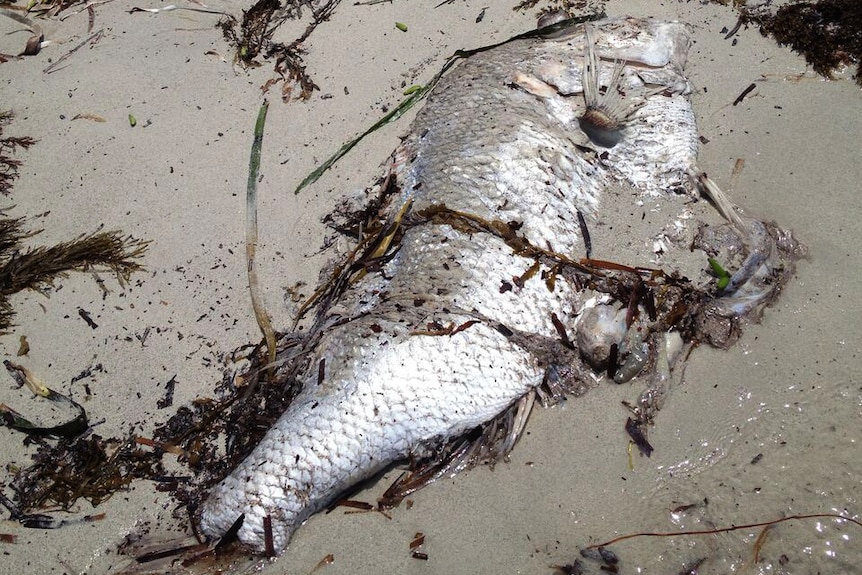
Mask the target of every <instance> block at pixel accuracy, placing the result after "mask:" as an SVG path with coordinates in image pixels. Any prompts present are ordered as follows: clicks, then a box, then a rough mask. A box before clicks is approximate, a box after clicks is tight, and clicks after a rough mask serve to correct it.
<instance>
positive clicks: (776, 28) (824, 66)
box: [734, 0, 862, 86]
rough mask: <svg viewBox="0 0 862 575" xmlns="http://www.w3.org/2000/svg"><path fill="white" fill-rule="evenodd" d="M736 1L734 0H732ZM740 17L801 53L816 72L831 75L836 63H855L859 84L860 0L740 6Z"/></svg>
mask: <svg viewBox="0 0 862 575" xmlns="http://www.w3.org/2000/svg"><path fill="white" fill-rule="evenodd" d="M734 4H736V3H734ZM740 11H741V12H740V20H741V21H742V22H743V23H752V24H755V25H757V26H759V27H760V32H761V34H763V35H764V36H767V35H768V36H772V37H773V38H774V39H775V40H776V41H777V42H778V43H779V44H781V45H787V46H790V47H791V48H792V49H793V50H794V51H796V52H798V53H800V54H802V55H803V56H804V57H805V60H806V61H807V62H808V63H809V64H810V65H811V66H812V67H813V68H814V71H815V72H817V73H818V74H820V75H822V76H824V77H826V78H831V77H832V73H833V72H834V71H835V70H836V69H837V68H838V67H840V66H844V65H849V64H854V63H855V64H856V73H855V74H854V79H855V80H856V83H857V84H859V85H860V86H862V2H859V0H818V1H817V2H797V3H794V4H788V5H785V6H782V7H781V8H779V9H778V10H777V11H776V12H775V13H774V14H773V13H771V12H769V11H765V10H759V9H747V8H745V7H744V6H742V7H741V8H740Z"/></svg>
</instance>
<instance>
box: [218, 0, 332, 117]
mask: <svg viewBox="0 0 862 575" xmlns="http://www.w3.org/2000/svg"><path fill="white" fill-rule="evenodd" d="M340 3H341V0H287V2H286V3H285V4H284V6H282V5H281V3H280V2H279V1H278V0H258V2H257V3H256V4H255V5H254V6H252V7H251V8H250V9H249V10H243V18H242V22H241V23H240V25H239V31H237V22H236V20H234V19H223V20H222V21H221V22H219V24H218V25H219V27H220V28H221V29H222V32H223V33H224V37H225V39H226V40H227V41H228V42H230V43H231V44H233V45H234V46H235V47H236V56H235V60H236V61H237V62H239V63H240V64H241V65H243V66H245V67H256V66H260V65H261V64H260V62H259V61H258V60H257V58H258V56H260V55H263V57H264V58H266V59H269V58H273V57H274V58H275V72H276V73H277V74H278V77H276V78H273V79H271V80H269V81H268V82H266V84H264V86H263V89H264V91H266V90H268V89H269V88H270V87H271V86H273V85H274V84H276V83H278V82H283V83H284V84H283V86H282V90H281V97H282V100H283V101H284V102H287V101H289V100H290V99H291V98H292V97H293V92H294V88H295V87H299V96H298V98H299V99H301V100H307V99H308V98H310V97H311V94H312V92H313V91H314V90H318V89H319V88H318V86H317V84H315V83H314V81H313V80H312V79H311V76H310V75H309V74H308V71H307V70H306V66H305V62H304V60H303V55H304V54H305V53H306V50H305V47H304V43H305V41H306V40H308V38H309V36H311V33H312V32H314V30H315V29H316V28H317V26H318V25H320V24H321V23H323V22H325V21H326V20H328V19H329V17H330V16H332V13H333V12H334V11H335V8H336V7H337V6H338V5H339V4H340ZM304 8H307V9H308V10H310V11H311V14H312V21H311V23H310V24H309V25H308V26H307V27H306V29H305V32H303V34H302V35H301V36H300V37H299V38H297V39H295V40H294V41H293V42H291V43H290V44H283V43H281V42H273V41H272V35H273V34H274V33H275V31H276V30H277V29H278V27H279V26H281V25H282V24H283V23H284V22H285V21H286V20H296V19H298V18H301V17H302V14H303V9H304Z"/></svg>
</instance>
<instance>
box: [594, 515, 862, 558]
mask: <svg viewBox="0 0 862 575" xmlns="http://www.w3.org/2000/svg"><path fill="white" fill-rule="evenodd" d="M820 518H831V519H843V520H844V521H849V522H851V523H855V524H856V525H858V526H859V527H862V521H857V520H855V519H852V518H850V517H845V516H843V515H838V514H837V513H808V514H805V515H788V516H787V517H782V518H780V519H773V520H772V521H761V522H759V523H747V524H745V525H732V526H731V527H720V528H718V529H703V530H698V531H667V532H646V533H629V534H628V535H621V536H619V537H615V538H614V539H611V540H610V541H605V542H604V543H595V544H594V545H590V546H589V547H586V549H596V548H598V547H607V546H609V545H613V544H615V543H619V542H620V541H625V540H627V539H635V538H636V537H679V536H680V535H715V534H716V533H729V532H731V531H739V530H740V529H754V528H756V527H769V526H771V525H776V524H778V523H783V522H785V521H793V520H794V519H820Z"/></svg>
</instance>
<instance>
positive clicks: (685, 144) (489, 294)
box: [199, 18, 780, 552]
mask: <svg viewBox="0 0 862 575" xmlns="http://www.w3.org/2000/svg"><path fill="white" fill-rule="evenodd" d="M590 26H591V27H592V28H591V29H590V30H591V34H590V36H589V38H588V36H587V34H586V33H585V29H584V27H583V26H581V25H572V26H570V28H569V29H568V34H563V35H561V36H562V37H555V38H553V39H545V38H528V39H517V40H513V41H511V42H508V43H505V44H503V45H501V46H498V47H496V48H493V49H490V50H487V51H483V52H481V53H478V54H475V55H473V56H472V57H470V58H468V59H466V60H465V61H463V62H462V63H461V64H460V65H458V66H457V67H455V68H454V69H453V70H452V71H451V72H450V73H448V74H447V75H446V76H444V77H443V79H442V80H441V81H440V83H439V84H438V85H437V86H436V87H435V88H434V90H433V91H432V92H431V93H430V95H429V96H428V100H427V102H426V104H425V106H424V107H423V109H422V110H420V112H419V113H418V114H417V117H416V119H415V120H414V122H413V124H412V125H411V127H410V130H409V133H408V134H407V136H406V137H405V138H404V140H403V141H402V144H401V145H400V146H399V148H398V149H397V150H396V151H395V153H394V154H393V156H392V159H391V160H390V162H389V163H388V164H387V165H386V167H385V173H386V177H385V178H384V184H383V185H384V186H386V190H389V191H388V192H387V193H386V194H383V195H384V196H385V198H384V201H383V202H382V204H381V206H380V208H379V210H378V212H377V214H376V220H377V221H378V222H380V223H382V224H385V226H384V228H385V229H397V230H398V233H397V234H396V235H395V236H393V241H392V245H391V246H389V248H388V250H387V252H386V254H385V257H383V258H381V259H379V260H377V261H375V265H373V266H365V267H364V268H363V271H362V272H361V273H357V272H356V271H355V270H356V268H355V267H353V268H351V267H349V266H347V267H345V268H342V269H344V270H347V271H343V272H342V273H341V275H340V277H339V278H338V279H339V280H343V281H341V282H340V284H339V285H344V286H347V287H346V288H345V289H343V290H342V291H337V292H333V293H334V295H332V296H331V297H327V298H324V299H322V300H320V301H319V302H318V304H317V309H316V310H315V312H316V319H315V323H314V326H313V327H312V329H310V330H309V335H308V336H307V337H308V340H307V341H308V352H309V356H308V357H309V359H308V360H307V361H306V363H305V364H304V365H305V366H306V367H305V368H303V369H301V370H300V371H299V373H298V375H297V381H298V382H299V383H300V384H301V391H300V392H299V394H298V395H297V396H296V398H295V399H294V400H293V402H292V403H291V405H290V406H289V407H288V408H287V410H286V411H285V413H284V414H283V415H282V416H281V417H280V418H279V419H278V421H277V422H276V423H275V425H274V426H273V427H272V428H271V429H270V430H269V431H268V432H267V434H266V435H265V437H264V438H263V439H262V441H261V442H260V444H259V445H258V446H257V447H256V448H255V450H254V451H253V452H252V453H251V454H250V455H249V456H248V457H247V459H245V460H244V461H243V462H242V463H241V464H240V465H239V466H238V467H237V468H236V469H234V470H233V472H232V473H231V474H230V475H229V476H228V477H226V478H225V479H224V480H223V481H222V482H221V483H220V484H218V485H216V486H215V487H214V488H213V489H212V491H211V493H210V494H209V496H208V497H207V499H206V500H205V501H204V503H203V504H202V506H201V510H200V516H199V523H200V528H201V531H202V532H203V533H204V534H205V535H206V536H208V537H210V538H217V537H220V536H221V535H223V534H224V533H225V532H226V531H227V530H228V529H229V528H230V527H231V525H232V524H234V523H235V521H236V520H237V519H238V518H239V517H240V516H241V515H242V516H244V521H243V523H242V525H241V527H240V528H239V532H238V537H239V539H240V540H241V541H242V542H243V543H245V544H247V545H249V546H250V547H252V548H253V549H255V550H258V551H263V550H264V549H265V547H266V539H267V534H266V533H265V530H264V520H265V518H266V517H269V518H270V519H271V522H272V532H271V537H272V543H273V546H274V548H275V550H276V551H277V552H281V551H283V550H284V549H285V548H286V547H287V545H288V542H289V540H290V537H291V535H292V533H293V532H294V531H295V530H296V529H297V528H298V527H299V525H301V524H302V522H303V521H305V520H306V519H307V518H308V517H309V516H310V515H311V514H313V513H315V512H316V511H318V510H320V509H322V508H324V507H326V506H327V505H329V504H330V503H331V502H332V501H334V500H335V499H336V498H337V497H338V496H339V494H341V493H343V492H344V491H345V490H347V489H349V488H350V487H352V486H354V485H356V484H357V483H358V482H360V481H362V480H364V479H367V478H369V477H371V476H373V475H374V474H375V473H377V472H378V471H380V470H381V469H384V468H385V467H387V466H388V465H390V464H392V463H393V462H395V461H398V460H401V459H404V458H406V457H407V456H408V455H411V454H412V455H417V454H418V455H423V454H429V453H431V454H433V453H434V448H435V446H439V445H442V444H445V443H446V442H449V441H453V440H455V439H457V438H458V437H460V436H462V435H464V434H466V433H467V432H470V431H471V430H473V429H475V428H476V427H477V426H481V425H483V424H486V423H487V422H489V421H491V420H493V419H494V418H496V417H498V416H499V415H500V414H502V413H505V412H507V410H510V409H512V408H513V406H514V405H516V404H517V403H518V402H519V401H520V400H521V399H522V398H524V397H525V395H527V394H530V393H532V391H534V390H536V389H537V388H539V387H540V386H542V385H543V384H546V383H547V382H548V380H549V379H552V380H554V379H558V378H560V379H565V378H567V377H568V378H570V379H571V380H572V381H574V387H572V388H571V389H573V390H583V389H585V388H588V387H590V386H592V385H595V384H597V382H598V381H599V380H600V378H601V374H600V373H597V372H593V371H591V369H590V367H589V366H587V365H586V364H585V363H584V361H582V360H581V359H580V358H579V357H578V355H577V351H574V350H571V349H569V347H567V344H568V345H569V346H570V345H571V344H570V343H569V342H568V341H565V340H564V338H562V337H561V335H560V333H559V330H560V327H559V326H563V327H562V329H564V330H566V329H577V326H578V320H579V317H580V316H582V315H583V312H584V310H585V308H586V307H588V306H593V305H597V303H596V302H597V298H596V297H595V296H596V295H597V294H596V292H595V291H593V290H587V289H585V286H584V281H583V278H581V279H578V277H576V275H573V274H571V273H569V274H566V273H560V274H559V275H556V274H557V272H556V271H555V269H556V267H557V264H559V263H560V262H563V263H565V262H569V263H567V264H566V266H569V267H571V266H572V265H574V264H572V263H571V262H576V261H577V260H578V259H579V258H580V257H582V256H583V255H584V254H585V251H586V247H585V238H584V237H583V232H582V227H581V224H580V223H579V218H578V216H579V214H581V215H582V216H584V217H585V218H586V220H587V222H588V223H589V224H590V225H605V223H606V222H605V221H604V219H603V209H602V201H603V200H609V201H613V202H614V203H615V205H616V204H620V205H623V204H627V203H631V204H632V205H634V204H636V203H637V201H638V199H639V198H664V197H668V198H671V197H674V196H676V192H678V191H684V192H686V193H689V192H690V191H691V188H692V186H691V185H690V183H689V177H690V174H692V173H693V172H694V171H695V159H696V151H697V128H696V126H695V123H694V115H693V112H692V109H691V103H690V101H689V98H688V95H689V93H690V91H691V90H690V86H689V84H688V82H687V80H686V79H685V77H684V76H683V74H682V67H683V65H684V63H685V57H686V52H687V49H688V46H689V43H690V29H689V28H688V27H687V26H686V25H684V24H680V23H667V22H658V21H653V20H637V19H632V18H617V19H610V20H605V21H601V22H597V23H593V24H590ZM588 40H590V41H592V42H594V43H595V46H594V49H595V50H596V51H597V53H598V55H599V56H600V59H601V64H600V65H599V68H600V69H598V70H594V71H593V72H594V73H595V74H597V77H598V82H597V84H598V86H607V85H608V84H610V83H612V79H613V77H614V72H615V67H617V66H622V68H620V69H619V70H617V71H620V72H621V74H620V81H619V85H618V86H610V87H608V88H606V92H607V94H605V95H603V96H597V95H593V96H594V99H595V98H596V97H597V99H598V101H600V102H604V103H607V104H608V106H609V107H613V106H614V105H616V104H614V101H615V100H614V99H617V100H619V102H618V104H619V105H617V109H616V112H617V113H620V114H622V116H623V119H625V125H624V127H623V128H622V131H621V134H622V139H621V141H620V142H619V144H618V145H616V146H614V147H612V148H609V149H608V148H603V147H602V146H598V145H595V144H593V143H592V142H591V141H590V139H589V138H588V137H587V135H586V134H585V133H584V132H583V131H582V130H581V129H580V128H579V120H578V118H580V117H582V116H583V115H584V113H585V112H586V111H587V103H588V102H589V98H588V97H585V95H584V93H583V91H584V84H585V82H584V77H583V73H584V72H583V70H584V69H585V68H586V66H585V64H584V56H585V54H584V52H585V49H586V46H587V41H588ZM620 183H622V184H624V185H626V186H628V188H626V190H627V191H626V192H625V193H619V191H618V190H617V192H615V193H614V194H609V195H607V197H605V194H604V193H605V192H606V191H607V189H608V188H609V186H611V185H615V184H620ZM371 192H373V194H372V195H374V194H379V193H380V192H381V188H380V187H378V188H377V189H374V190H372V191H371ZM434 214H437V216H438V217H436V218H435V216H434ZM736 220H737V221H738V222H739V226H743V223H742V220H740V219H739V218H738V217H737V218H736ZM694 223H696V222H692V224H694ZM386 226H388V227H386ZM737 235H739V234H737ZM734 237H736V236H734ZM648 239H649V238H640V237H638V238H634V237H628V236H625V235H620V236H619V237H617V238H616V240H615V241H617V242H618V243H619V244H621V245H622V244H625V245H627V246H632V245H645V244H646V243H647V242H646V240H648ZM671 247H672V246H671ZM671 247H668V248H667V249H668V250H670V249H671ZM676 251H677V252H680V253H682V252H688V251H689V250H688V249H687V246H686V248H685V249H678V250H676ZM605 253H607V254H609V255H612V251H606V252H604V253H603V254H602V257H607V256H605V255H604V254H605ZM378 255H379V254H378ZM641 256H642V260H643V261H642V262H634V263H635V264H638V263H646V262H648V261H650V259H651V258H652V257H654V256H655V254H654V253H653V252H652V251H650V250H644V253H643V254H641ZM665 257H666V259H667V257H668V254H665ZM703 259H704V261H705V258H703ZM555 262H556V263H555ZM360 263H362V262H360ZM366 263H367V262H366ZM767 263H768V264H771V263H772V262H767ZM537 265H538V269H537V268H536V266H537ZM561 265H562V264H561ZM564 267H565V266H564ZM778 267H780V266H776V269H778ZM530 270H532V271H533V272H535V273H533V274H532V275H530V274H529V273H528V272H529V271H530ZM769 273H773V272H772V268H770V271H769ZM599 275H602V276H603V275H604V274H599ZM518 278H523V281H519V279H518ZM549 278H554V281H550V279H549ZM336 283H338V282H336ZM777 283H780V282H777ZM608 291H612V290H608ZM598 295H599V296H601V294H598ZM601 297H604V300H603V301H605V300H607V299H608V297H607V296H601ZM686 301H690V302H693V303H692V305H694V304H695V303H696V302H697V301H699V300H698V298H697V297H694V298H690V299H688V300H686ZM622 305H623V307H625V305H627V303H626V302H622ZM668 307H673V306H672V305H670V304H669V305H668ZM623 312H625V310H623ZM615 314H616V315H615ZM606 315H608V317H610V318H614V317H626V316H627V315H630V314H627V313H616V312H614V313H611V314H606ZM642 315H646V314H645V313H644V314H642ZM713 315H715V314H713ZM611 321H617V320H613V319H612V320H611ZM638 321H640V322H643V321H645V320H643V319H640V320H638ZM722 321H723V320H720V319H719V320H715V321H714V322H713V324H715V325H723V324H722ZM728 321H730V320H728ZM555 323H556V325H555ZM595 325H597V326H602V325H603V324H602V323H601V322H597V323H596V324H595ZM640 325H641V324H638V326H640ZM711 325H712V324H711ZM635 327H637V326H635ZM582 329H586V328H582ZM597 329H600V330H603V329H605V328H603V327H602V328H597ZM633 329H634V328H633ZM637 329H640V327H637ZM616 331H617V330H616V329H609V330H608V331H607V332H604V331H601V333H599V334H597V335H598V336H605V335H608V334H612V333H616ZM622 331H623V332H624V331H625V329H623V330H622ZM646 333H647V332H646V331H644V333H643V334H640V335H638V339H637V341H638V342H643V343H639V344H638V345H641V346H647V345H648V342H649V338H648V337H647V336H646V335H644V334H646ZM587 335H588V336H589V335H590V334H587ZM572 339H573V340H574V339H575V338H574V337H573V338H572ZM577 340H578V341H579V342H580V341H585V342H589V341H590V337H585V336H584V334H583V333H579V337H578V338H577ZM657 341H658V340H657ZM662 341H663V340H662ZM656 345H657V344H656ZM662 345H663V344H662ZM644 349H646V348H644ZM590 353H592V352H590ZM636 353H639V352H637V350H635V351H632V352H631V354H633V355H634V354H636ZM652 353H653V355H655V354H656V353H658V352H655V351H653V352H652ZM585 357H586V356H585ZM591 357H592V356H591ZM662 357H664V356H663V355H662ZM637 359H639V360H641V361H643V360H644V358H637ZM654 363H658V362H651V363H650V365H651V366H653V367H654V365H653V364H654ZM628 369H631V368H630V367H629V368H628ZM637 369H640V368H639V367H638V368H637ZM656 369H657V370H658V368H656ZM659 371H660V370H659ZM660 375H662V376H663V375H664V374H660ZM628 377H631V376H628ZM659 380H660V381H664V380H663V379H662V378H661V377H660V378H659ZM651 397H664V394H663V393H653V395H651ZM514 437H516V436H510V438H509V439H510V440H512V441H513V440H514ZM510 443H511V441H510Z"/></svg>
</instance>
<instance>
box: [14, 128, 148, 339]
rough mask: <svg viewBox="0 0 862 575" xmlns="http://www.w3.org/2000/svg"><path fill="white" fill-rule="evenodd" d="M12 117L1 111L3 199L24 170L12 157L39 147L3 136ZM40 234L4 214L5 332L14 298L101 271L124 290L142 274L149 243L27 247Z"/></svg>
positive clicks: (118, 238)
mask: <svg viewBox="0 0 862 575" xmlns="http://www.w3.org/2000/svg"><path fill="white" fill-rule="evenodd" d="M12 117H13V115H12V113H11V112H8V111H7V112H0V192H2V193H3V194H4V195H9V192H10V191H11V189H12V182H13V181H14V180H15V179H16V178H17V177H18V167H19V166H20V165H21V161H20V160H17V159H14V158H11V157H9V156H8V154H9V153H11V152H14V151H16V150H17V148H23V149H27V148H29V147H30V146H32V145H33V144H34V143H36V141H35V140H34V139H33V138H28V137H6V138H4V137H3V128H4V126H6V125H7V124H8V123H9V122H10V121H11V119H12ZM38 233H39V231H30V230H27V229H26V228H25V221H24V218H10V217H7V216H6V215H5V214H4V213H3V212H2V211H0V332H5V331H6V330H8V329H9V327H11V325H12V319H13V318H14V316H15V312H14V311H13V310H12V304H11V303H10V302H9V298H10V296H12V295H13V294H16V293H18V292H19V291H22V290H24V289H35V290H45V289H48V288H49V287H51V285H52V284H53V282H54V281H55V280H56V279H57V278H60V277H63V276H65V275H66V274H67V273H68V272H71V271H92V270H98V269H100V268H102V269H107V270H109V271H111V272H113V273H114V274H115V275H116V276H117V280H118V281H119V282H120V284H121V285H122V284H123V283H124V282H125V281H127V280H128V279H129V276H130V274H131V273H132V272H136V271H139V270H141V269H142V267H141V265H140V264H139V263H138V261H137V260H139V259H140V258H141V257H142V256H143V254H144V252H145V251H146V249H147V245H148V243H149V242H146V241H142V240H137V239H135V238H133V237H131V236H122V235H121V234H120V232H117V231H110V232H104V231H99V232H96V233H93V234H89V235H82V236H79V237H77V238H76V239H74V240H71V241H68V242H61V243H59V244H56V245H54V246H48V247H45V246H39V247H35V248H29V247H24V245H23V242H24V240H26V239H29V238H31V237H33V236H35V235H37V234H38ZM82 317H83V316H82ZM91 321H92V320H91ZM88 323H89V322H88Z"/></svg>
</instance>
